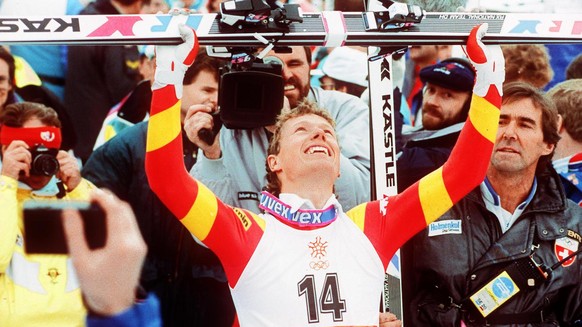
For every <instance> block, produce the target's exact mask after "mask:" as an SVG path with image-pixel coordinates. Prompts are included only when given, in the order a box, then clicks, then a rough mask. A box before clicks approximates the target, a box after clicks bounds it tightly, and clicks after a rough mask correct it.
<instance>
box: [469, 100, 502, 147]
mask: <svg viewBox="0 0 582 327" xmlns="http://www.w3.org/2000/svg"><path fill="white" fill-rule="evenodd" d="M469 117H470V119H471V123H472V124H473V126H475V129H476V130H477V131H478V132H479V133H481V135H483V136H484V137H485V138H486V139H488V140H489V141H491V143H495V136H496V135H497V128H493V127H496V126H498V125H499V108H497V107H496V106H494V105H492V104H491V102H489V101H487V100H485V98H482V97H479V96H476V95H473V98H472V99H471V110H469Z"/></svg>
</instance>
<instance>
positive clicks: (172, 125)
mask: <svg viewBox="0 0 582 327" xmlns="http://www.w3.org/2000/svg"><path fill="white" fill-rule="evenodd" d="M180 106H181V101H178V102H176V103H175V104H174V105H173V106H172V107H170V108H168V109H166V110H164V111H161V112H159V113H157V114H155V115H153V116H152V117H150V122H149V124H150V126H152V125H153V126H157V127H158V128H156V129H151V128H148V134H147V149H146V151H148V152H149V151H154V150H157V149H159V148H161V147H163V146H164V145H166V144H168V143H170V141H172V140H173V139H175V138H176V137H177V136H178V134H179V133H180V130H181V129H182V127H181V125H180V119H178V117H180Z"/></svg>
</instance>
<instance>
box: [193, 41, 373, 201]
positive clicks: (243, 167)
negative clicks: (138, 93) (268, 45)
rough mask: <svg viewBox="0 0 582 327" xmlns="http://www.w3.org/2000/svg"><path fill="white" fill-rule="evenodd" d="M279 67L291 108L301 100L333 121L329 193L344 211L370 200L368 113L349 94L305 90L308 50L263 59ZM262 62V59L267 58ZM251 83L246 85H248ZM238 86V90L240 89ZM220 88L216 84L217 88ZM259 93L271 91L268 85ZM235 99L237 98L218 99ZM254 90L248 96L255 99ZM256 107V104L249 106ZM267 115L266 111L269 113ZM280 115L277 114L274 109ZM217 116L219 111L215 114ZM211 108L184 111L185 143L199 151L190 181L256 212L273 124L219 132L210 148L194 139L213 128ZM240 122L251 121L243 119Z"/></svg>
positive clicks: (223, 198) (257, 91) (201, 141)
mask: <svg viewBox="0 0 582 327" xmlns="http://www.w3.org/2000/svg"><path fill="white" fill-rule="evenodd" d="M271 56H272V57H277V58H278V59H279V60H280V61H282V62H283V68H282V79H283V87H284V96H285V98H287V100H288V101H289V105H290V107H291V108H294V107H296V106H297V104H298V103H300V102H301V101H302V100H304V99H308V100H311V101H313V102H315V103H317V105H318V106H319V107H321V108H323V109H325V110H326V111H327V112H329V114H330V115H331V116H332V118H333V119H334V120H335V121H336V123H337V126H336V129H337V133H338V137H339V138H340V139H341V140H342V148H341V156H340V161H341V171H340V175H341V176H340V178H339V179H338V180H337V181H336V182H335V185H334V190H335V193H336V194H337V195H338V198H339V199H340V200H339V201H340V203H341V205H342V206H343V208H344V209H345V210H348V209H351V208H353V207H354V206H355V205H356V204H358V203H361V202H364V201H368V200H369V199H370V153H369V149H370V139H369V135H368V130H369V122H368V119H369V118H368V117H369V116H368V107H367V106H366V104H364V102H362V101H361V100H360V99H359V98H357V97H354V96H352V95H349V94H345V93H341V92H337V91H326V90H323V89H321V88H319V87H312V86H311V85H310V84H309V71H310V68H309V67H310V64H311V51H310V49H309V48H308V47H299V46H294V47H291V52H290V53H275V52H274V51H271V52H269V53H268V54H267V57H271ZM267 57H266V58H267ZM251 82H253V81H252V80H251V81H248V83H249V84H250V83H251ZM240 84H243V83H242V82H239V86H241V87H244V85H240ZM221 85H222V84H221ZM264 89H272V87H269V86H268V85H265V86H264ZM220 92H221V94H220V95H219V103H220V102H221V99H222V97H225V98H226V97H238V96H239V94H222V92H223V91H220ZM260 92H261V91H260V90H256V94H252V96H253V97H255V98H257V97H258V94H260ZM255 101H256V102H260V100H259V99H256V100H255ZM269 109H271V108H269ZM276 109H280V108H276ZM221 110H223V109H221ZM212 112H213V108H211V107H210V106H205V105H199V106H193V107H191V108H190V111H189V112H188V115H187V116H186V119H185V121H184V126H185V128H184V129H185V131H186V132H187V133H188V138H189V139H190V140H191V141H192V142H194V143H195V144H196V145H197V146H198V147H199V148H200V150H201V152H202V153H201V154H200V155H199V156H198V160H197V162H196V164H195V165H194V167H193V168H192V170H191V171H190V173H191V175H192V176H194V177H195V178H197V179H198V180H200V181H201V182H202V183H204V184H205V185H207V186H208V187H209V188H210V189H211V190H212V191H213V192H214V193H215V194H216V195H217V196H218V197H219V198H220V199H222V200H223V201H224V202H225V203H227V204H229V205H232V206H236V207H240V208H244V209H248V210H251V211H253V212H259V198H260V192H261V190H262V189H263V187H264V186H265V185H266V184H267V180H266V177H265V160H266V158H267V145H268V143H269V139H270V138H271V136H272V133H273V131H274V123H273V124H272V125H269V126H259V127H255V128H252V129H227V128H225V127H223V128H222V129H220V133H219V134H218V135H217V136H216V138H215V139H214V140H213V142H212V143H209V142H205V141H204V140H203V139H202V138H200V136H199V131H200V130H201V129H211V128H213V126H214V123H213V120H214V119H213V116H211V113H212ZM245 118H246V120H247V121H248V120H250V119H253V118H252V117H250V115H249V116H247V117H245Z"/></svg>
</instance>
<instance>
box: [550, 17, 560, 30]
mask: <svg viewBox="0 0 582 327" xmlns="http://www.w3.org/2000/svg"><path fill="white" fill-rule="evenodd" d="M552 23H554V27H550V32H559V31H560V28H561V27H562V22H561V21H559V20H553V21H552Z"/></svg>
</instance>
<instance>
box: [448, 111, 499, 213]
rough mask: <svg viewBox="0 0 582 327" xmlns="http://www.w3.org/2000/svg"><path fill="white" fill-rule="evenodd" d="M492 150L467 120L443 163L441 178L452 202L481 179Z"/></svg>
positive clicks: (461, 196) (467, 191) (491, 144)
mask: <svg viewBox="0 0 582 327" xmlns="http://www.w3.org/2000/svg"><path fill="white" fill-rule="evenodd" d="M475 149H479V150H478V151H475ZM492 151H493V143H491V142H490V141H489V140H487V139H486V138H485V137H483V136H482V135H481V134H480V133H479V132H478V131H477V130H476V129H475V127H474V126H473V124H472V123H471V120H467V122H466V123H465V127H464V128H463V130H462V131H461V135H460V136H459V139H458V141H457V144H456V145H455V147H454V148H453V151H452V152H451V155H450V157H449V160H447V162H446V163H445V164H444V165H443V180H444V183H445V186H446V188H447V191H448V193H449V197H450V198H451V200H452V201H453V203H456V202H458V201H459V200H460V199H462V198H463V197H464V196H465V195H467V193H469V192H470V191H471V190H472V189H473V188H474V187H475V186H476V185H479V184H480V183H481V182H482V181H483V179H484V176H485V173H486V172H487V168H488V167H489V158H490V156H491V152H492Z"/></svg>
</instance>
